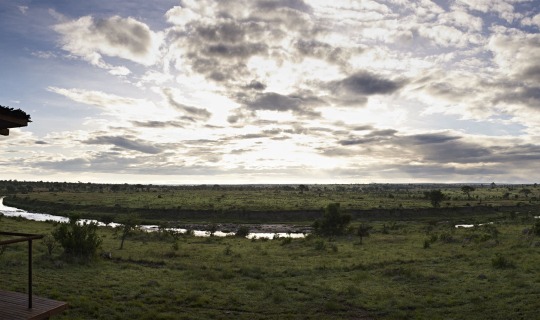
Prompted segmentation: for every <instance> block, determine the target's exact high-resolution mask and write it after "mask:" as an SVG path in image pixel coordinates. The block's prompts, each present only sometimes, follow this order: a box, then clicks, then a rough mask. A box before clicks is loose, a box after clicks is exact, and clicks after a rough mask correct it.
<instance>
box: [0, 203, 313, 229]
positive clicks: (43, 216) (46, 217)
mask: <svg viewBox="0 0 540 320" xmlns="http://www.w3.org/2000/svg"><path fill="white" fill-rule="evenodd" d="M0 214H3V215H4V216H6V217H21V218H24V219H27V220H33V221H55V222H69V218H66V217H62V216H55V215H52V214H47V213H34V212H28V211H25V210H21V209H18V208H14V207H8V206H5V205H4V197H0ZM90 222H93V223H97V225H98V226H100V227H111V228H116V227H119V226H122V224H120V223H115V222H111V223H109V224H105V223H103V222H100V221H97V220H92V219H80V220H79V223H90ZM139 228H140V229H141V230H143V231H146V232H157V231H160V227H159V226H157V225H140V226H139ZM163 230H165V231H170V232H177V233H186V232H188V229H184V228H165V229H163ZM190 232H192V233H193V235H194V236H196V237H210V236H211V235H212V234H211V232H210V231H204V230H190ZM234 235H235V233H234V232H223V231H216V232H214V234H213V236H215V237H227V236H234ZM305 236H306V235H305V234H304V233H284V232H252V233H249V234H248V235H247V237H246V238H248V239H262V238H266V239H275V238H276V239H277V238H289V237H290V238H304V237H305Z"/></svg>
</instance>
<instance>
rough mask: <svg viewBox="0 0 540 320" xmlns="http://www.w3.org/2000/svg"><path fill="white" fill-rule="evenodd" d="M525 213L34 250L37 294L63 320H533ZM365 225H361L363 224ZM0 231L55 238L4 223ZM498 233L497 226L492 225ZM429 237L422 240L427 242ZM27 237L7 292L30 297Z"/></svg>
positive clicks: (534, 248) (136, 238) (533, 262)
mask: <svg viewBox="0 0 540 320" xmlns="http://www.w3.org/2000/svg"><path fill="white" fill-rule="evenodd" d="M534 221H535V219H534V218H533V217H532V216H531V215H529V214H511V215H507V216H505V215H500V216H498V219H496V220H495V221H494V222H495V223H494V224H493V225H488V226H487V227H478V228H474V229H462V228H460V229H456V228H454V226H453V222H452V221H438V220H436V219H433V220H431V221H430V222H415V221H379V222H378V221H371V222H370V223H371V225H372V226H373V229H372V233H371V235H370V237H368V238H364V240H363V244H360V243H359V240H358V238H356V237H354V236H352V235H351V236H344V237H338V238H334V239H328V238H317V237H313V236H310V237H308V238H306V239H295V240H286V239H278V240H255V241H253V240H248V239H244V238H215V237H211V238H196V237H192V236H181V237H179V238H177V239H175V238H174V237H171V236H167V235H165V234H158V233H152V234H143V233H140V234H135V235H133V236H132V237H130V238H129V239H128V241H127V242H126V245H125V248H124V249H123V250H118V246H119V239H118V238H117V237H116V236H115V234H114V231H113V230H111V229H109V228H102V229H100V230H99V233H100V235H101V236H102V238H103V240H104V242H103V244H102V251H104V252H110V253H111V255H112V259H105V258H98V259H97V260H95V261H93V262H89V263H77V262H67V261H66V260H65V259H63V258H62V257H61V250H60V248H57V249H55V250H54V251H53V254H52V255H51V256H49V255H48V254H47V252H46V248H45V245H44V244H43V242H41V241H40V242H38V243H36V245H35V250H34V257H35V262H34V267H35V271H34V273H35V281H34V282H35V289H34V291H35V293H36V294H38V295H42V296H47V297H50V298H54V299H58V300H65V301H68V302H69V303H70V309H69V311H67V312H65V313H64V314H63V315H62V316H61V317H58V319H126V318H127V319H230V318H237V319H362V318H366V319H367V318H370V317H371V318H376V319H411V318H416V319H533V318H537V316H538V308H537V306H538V299H539V298H540V269H539V268H538V263H539V262H540V255H539V249H540V238H539V237H537V236H533V235H530V234H524V233H523V230H524V229H527V228H531V226H532V225H533V224H534ZM356 223H358V221H357V222H356ZM0 229H2V230H17V231H19V232H33V233H43V234H47V233H50V232H51V231H52V230H53V229H54V225H53V224H52V223H38V222H32V221H25V220H21V219H12V218H5V217H4V218H3V219H2V220H0ZM493 230H496V231H498V232H494V231H493ZM426 243H427V245H426ZM25 259H26V246H25V245H24V244H21V245H15V246H9V247H8V249H7V250H6V251H5V252H4V254H3V255H1V256H0V268H1V273H2V276H1V277H0V287H1V288H3V289H7V290H16V291H21V292H24V291H25V288H26V277H25V270H26V268H25V261H26V260H25Z"/></svg>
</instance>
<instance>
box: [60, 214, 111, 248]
mask: <svg viewBox="0 0 540 320" xmlns="http://www.w3.org/2000/svg"><path fill="white" fill-rule="evenodd" d="M97 229H98V226H97V224H96V223H93V222H90V223H87V222H83V223H79V221H78V219H77V218H76V217H71V218H70V219H69V222H68V223H61V224H59V225H58V226H57V227H56V229H55V230H54V231H53V233H52V236H53V237H54V239H55V240H56V241H58V243H60V245H61V246H62V248H63V249H64V254H65V255H68V256H74V257H81V258H93V257H95V256H96V253H97V249H98V248H99V247H100V246H101V242H102V240H101V238H100V237H99V236H98V235H97Z"/></svg>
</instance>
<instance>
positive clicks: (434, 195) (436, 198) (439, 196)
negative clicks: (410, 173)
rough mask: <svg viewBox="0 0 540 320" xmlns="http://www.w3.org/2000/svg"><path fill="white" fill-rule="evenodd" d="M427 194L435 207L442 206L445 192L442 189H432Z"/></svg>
mask: <svg viewBox="0 0 540 320" xmlns="http://www.w3.org/2000/svg"><path fill="white" fill-rule="evenodd" d="M427 196H428V198H429V201H430V202H431V205H432V206H433V207H434V208H438V207H440V206H441V201H443V200H444V194H443V193H442V192H441V190H431V191H429V192H427Z"/></svg>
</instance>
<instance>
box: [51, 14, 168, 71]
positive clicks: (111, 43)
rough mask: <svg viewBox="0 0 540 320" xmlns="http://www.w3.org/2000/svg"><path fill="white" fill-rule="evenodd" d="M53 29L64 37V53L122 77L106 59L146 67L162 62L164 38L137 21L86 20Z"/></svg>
mask: <svg viewBox="0 0 540 320" xmlns="http://www.w3.org/2000/svg"><path fill="white" fill-rule="evenodd" d="M53 29H54V30H55V31H56V32H58V33H59V34H60V35H61V39H60V43H61V44H62V48H63V49H64V50H66V51H68V52H70V53H71V54H73V55H75V56H78V57H81V58H83V59H85V60H87V61H88V62H90V63H92V64H93V65H96V66H99V67H101V68H105V69H111V70H112V71H113V72H115V73H118V71H115V70H116V67H113V66H111V65H110V64H108V63H106V62H105V61H104V59H103V55H105V56H110V57H119V58H123V59H127V60H131V61H134V62H137V63H139V64H142V65H146V66H150V65H153V64H155V63H156V62H157V60H158V58H159V46H160V45H161V41H162V35H161V34H159V33H155V32H153V31H152V30H150V28H149V27H148V26H147V25H146V24H144V23H142V22H140V21H137V20H135V19H134V18H122V17H119V16H113V17H110V18H107V19H94V18H93V17H91V16H84V17H81V18H79V19H77V20H72V21H65V22H61V23H59V24H56V25H55V26H54V27H53ZM124 71H125V70H124ZM123 73H124V74H125V72H123Z"/></svg>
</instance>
